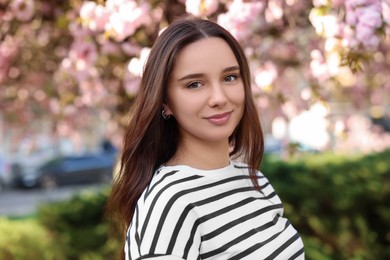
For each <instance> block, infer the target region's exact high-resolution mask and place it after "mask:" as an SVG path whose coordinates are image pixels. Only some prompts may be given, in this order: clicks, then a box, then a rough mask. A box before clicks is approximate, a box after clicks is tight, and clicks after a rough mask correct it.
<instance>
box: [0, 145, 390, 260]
mask: <svg viewBox="0 0 390 260" xmlns="http://www.w3.org/2000/svg"><path fill="white" fill-rule="evenodd" d="M389 159H390V151H387V152H382V153H378V154H371V155H367V156H355V157H351V156H348V157H347V156H340V155H333V154H316V155H311V156H304V157H300V158H296V159H292V160H288V161H282V160H280V159H277V158H274V157H266V158H265V159H264V161H263V164H262V167H261V170H262V172H264V174H265V175H266V176H267V177H268V179H269V180H270V182H271V183H272V185H273V187H274V188H275V190H276V191H277V193H278V194H279V196H280V197H281V199H282V201H283V203H284V206H285V215H286V217H288V218H289V219H290V221H291V222H292V224H293V225H294V226H295V228H296V229H297V230H298V231H299V233H300V234H301V235H302V238H303V241H304V244H305V251H306V259H308V260H310V259H313V260H335V259H336V260H337V259H353V260H360V259H390V207H389V201H390V163H389ZM108 194H109V189H104V190H102V191H98V192H87V193H80V194H76V195H75V196H74V197H72V198H71V199H69V200H66V201H62V202H53V203H50V204H47V205H43V206H42V207H41V208H40V209H39V210H38V213H37V218H38V221H34V220H31V219H28V220H17V221H15V220H6V219H0V259H7V260H13V259H32V260H35V259H44V260H46V259H48V260H50V259H58V260H62V259H66V260H68V259H70V260H72V259H80V260H95V259H96V260H100V259H115V258H116V256H118V254H119V253H120V252H121V251H122V245H121V244H122V242H123V237H118V238H117V239H115V238H113V237H110V235H109V225H108V223H107V221H105V220H104V218H103V212H104V207H105V204H106V201H107V196H108Z"/></svg>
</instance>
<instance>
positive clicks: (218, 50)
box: [172, 37, 239, 77]
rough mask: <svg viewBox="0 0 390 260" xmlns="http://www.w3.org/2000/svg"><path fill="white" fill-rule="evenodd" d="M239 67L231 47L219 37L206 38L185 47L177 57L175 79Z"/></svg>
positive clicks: (174, 71) (174, 69)
mask: <svg viewBox="0 0 390 260" xmlns="http://www.w3.org/2000/svg"><path fill="white" fill-rule="evenodd" d="M235 65H236V66H237V65H239V64H238V61H237V59H236V57H235V55H234V53H233V51H232V49H231V48H230V46H229V45H228V44H227V43H226V42H225V40H223V39H222V38H218V37H210V38H204V39H201V40H199V41H196V42H194V43H191V44H189V45H187V46H185V47H184V48H183V49H182V50H181V51H180V52H179V54H178V56H177V57H176V61H175V64H174V68H173V71H172V76H173V77H179V76H182V74H187V73H207V72H213V71H219V70H223V69H225V68H226V67H230V66H235Z"/></svg>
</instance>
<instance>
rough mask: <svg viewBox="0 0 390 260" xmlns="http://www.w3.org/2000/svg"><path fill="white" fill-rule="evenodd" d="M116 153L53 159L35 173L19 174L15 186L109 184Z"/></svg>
mask: <svg viewBox="0 0 390 260" xmlns="http://www.w3.org/2000/svg"><path fill="white" fill-rule="evenodd" d="M115 161H116V153H108V152H106V153H99V154H85V155H77V156H76V155H75V156H62V157H57V158H54V159H52V160H50V161H48V162H46V163H44V164H43V165H42V166H41V167H39V168H38V169H37V170H36V171H35V172H33V173H28V174H23V173H21V174H19V176H18V178H17V180H16V184H17V185H18V186H22V187H26V188H29V187H37V186H38V187H43V188H54V187H57V186H60V185H67V184H81V183H98V182H110V181H111V180H112V172H113V168H114V165H115Z"/></svg>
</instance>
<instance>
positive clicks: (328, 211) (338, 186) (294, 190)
mask: <svg viewBox="0 0 390 260" xmlns="http://www.w3.org/2000/svg"><path fill="white" fill-rule="evenodd" d="M389 160H390V151H386V152H382V153H377V154H371V155H368V156H364V157H363V156H355V157H346V156H340V155H334V154H325V155H324V154H317V155H311V156H305V157H301V158H297V159H292V160H289V161H281V160H279V159H276V158H272V157H266V158H265V160H264V161H263V164H262V167H261V170H262V172H264V174H265V175H266V176H267V177H268V179H269V180H270V182H271V183H272V185H273V187H274V188H275V190H276V191H277V193H278V194H279V196H280V197H281V199H282V201H283V203H284V206H285V215H286V216H287V217H288V218H289V219H290V221H291V222H292V223H293V225H294V226H295V228H296V229H297V230H298V231H299V232H300V234H301V235H302V237H303V240H304V243H305V249H306V258H307V259H315V260H317V259H319V260H321V259H324V260H325V259H356V260H357V259H390V207H389V201H390V162H389Z"/></svg>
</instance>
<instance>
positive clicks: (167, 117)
mask: <svg viewBox="0 0 390 260" xmlns="http://www.w3.org/2000/svg"><path fill="white" fill-rule="evenodd" d="M161 115H162V117H163V118H164V119H165V120H168V119H169V118H171V115H167V114H166V113H165V110H164V109H163V110H162V111H161Z"/></svg>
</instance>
